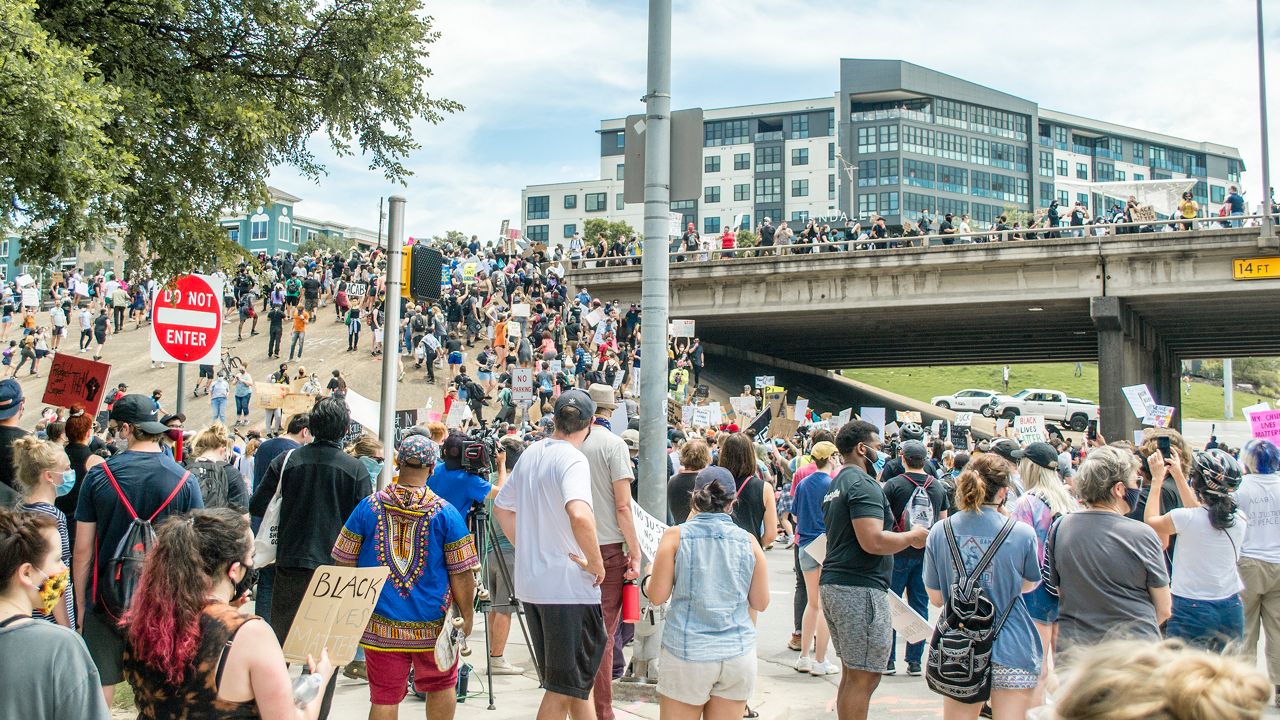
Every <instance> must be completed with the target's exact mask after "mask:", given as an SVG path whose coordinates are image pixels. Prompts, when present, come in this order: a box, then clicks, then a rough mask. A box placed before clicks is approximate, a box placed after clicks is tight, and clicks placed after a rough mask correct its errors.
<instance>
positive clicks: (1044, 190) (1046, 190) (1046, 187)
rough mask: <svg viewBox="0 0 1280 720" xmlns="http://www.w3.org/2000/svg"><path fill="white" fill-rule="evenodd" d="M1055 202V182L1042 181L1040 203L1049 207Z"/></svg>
mask: <svg viewBox="0 0 1280 720" xmlns="http://www.w3.org/2000/svg"><path fill="white" fill-rule="evenodd" d="M1051 202H1053V183H1046V182H1042V183H1040V204H1041V205H1043V206H1045V207H1048V206H1049V203H1051Z"/></svg>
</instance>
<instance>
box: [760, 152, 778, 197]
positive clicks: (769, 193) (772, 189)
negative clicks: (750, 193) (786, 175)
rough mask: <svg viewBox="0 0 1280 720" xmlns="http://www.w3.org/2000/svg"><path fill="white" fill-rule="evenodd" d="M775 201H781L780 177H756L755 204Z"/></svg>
mask: <svg viewBox="0 0 1280 720" xmlns="http://www.w3.org/2000/svg"><path fill="white" fill-rule="evenodd" d="M759 165H760V163H759V161H758V160H757V161H756V166H757V167H759ZM776 202H782V178H756V204H761V203H776Z"/></svg>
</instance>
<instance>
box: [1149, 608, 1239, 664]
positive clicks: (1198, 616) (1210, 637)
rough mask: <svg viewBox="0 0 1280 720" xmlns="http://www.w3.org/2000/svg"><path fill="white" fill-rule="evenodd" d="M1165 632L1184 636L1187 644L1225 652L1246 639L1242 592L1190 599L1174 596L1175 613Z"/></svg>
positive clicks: (1167, 634)
mask: <svg viewBox="0 0 1280 720" xmlns="http://www.w3.org/2000/svg"><path fill="white" fill-rule="evenodd" d="M1164 633H1165V636H1167V637H1171V638H1175V637H1176V638H1182V639H1183V640H1185V641H1186V642H1187V644H1188V645H1192V646H1194V647H1198V648H1202V649H1205V650H1210V651H1212V652H1222V651H1223V650H1225V649H1226V648H1227V646H1228V645H1232V646H1236V645H1240V644H1241V643H1243V642H1244V603H1243V602H1242V601H1241V600H1240V596H1238V595H1233V596H1232V597H1229V598H1226V599H1223V600H1191V599H1188V598H1184V597H1178V596H1177V595H1174V596H1173V614H1172V615H1170V616H1169V623H1168V624H1167V625H1166V626H1165V631H1164Z"/></svg>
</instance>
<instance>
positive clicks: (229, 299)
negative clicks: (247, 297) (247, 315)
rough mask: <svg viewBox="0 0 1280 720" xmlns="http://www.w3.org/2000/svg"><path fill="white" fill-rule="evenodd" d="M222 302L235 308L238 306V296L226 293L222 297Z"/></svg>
mask: <svg viewBox="0 0 1280 720" xmlns="http://www.w3.org/2000/svg"><path fill="white" fill-rule="evenodd" d="M222 304H223V305H224V306H226V307H229V308H233V307H235V306H236V298H235V296H234V295H225V296H223V298H222Z"/></svg>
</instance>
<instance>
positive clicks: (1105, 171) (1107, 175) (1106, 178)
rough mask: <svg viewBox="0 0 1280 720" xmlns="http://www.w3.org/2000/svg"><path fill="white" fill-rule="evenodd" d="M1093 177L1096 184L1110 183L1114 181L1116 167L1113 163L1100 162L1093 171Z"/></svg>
mask: <svg viewBox="0 0 1280 720" xmlns="http://www.w3.org/2000/svg"><path fill="white" fill-rule="evenodd" d="M1094 176H1095V177H1094V180H1097V181H1098V182H1111V181H1112V180H1115V179H1116V166H1115V165H1114V164H1113V163H1104V162H1100V163H1098V167H1097V169H1096V170H1095V171H1094Z"/></svg>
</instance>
